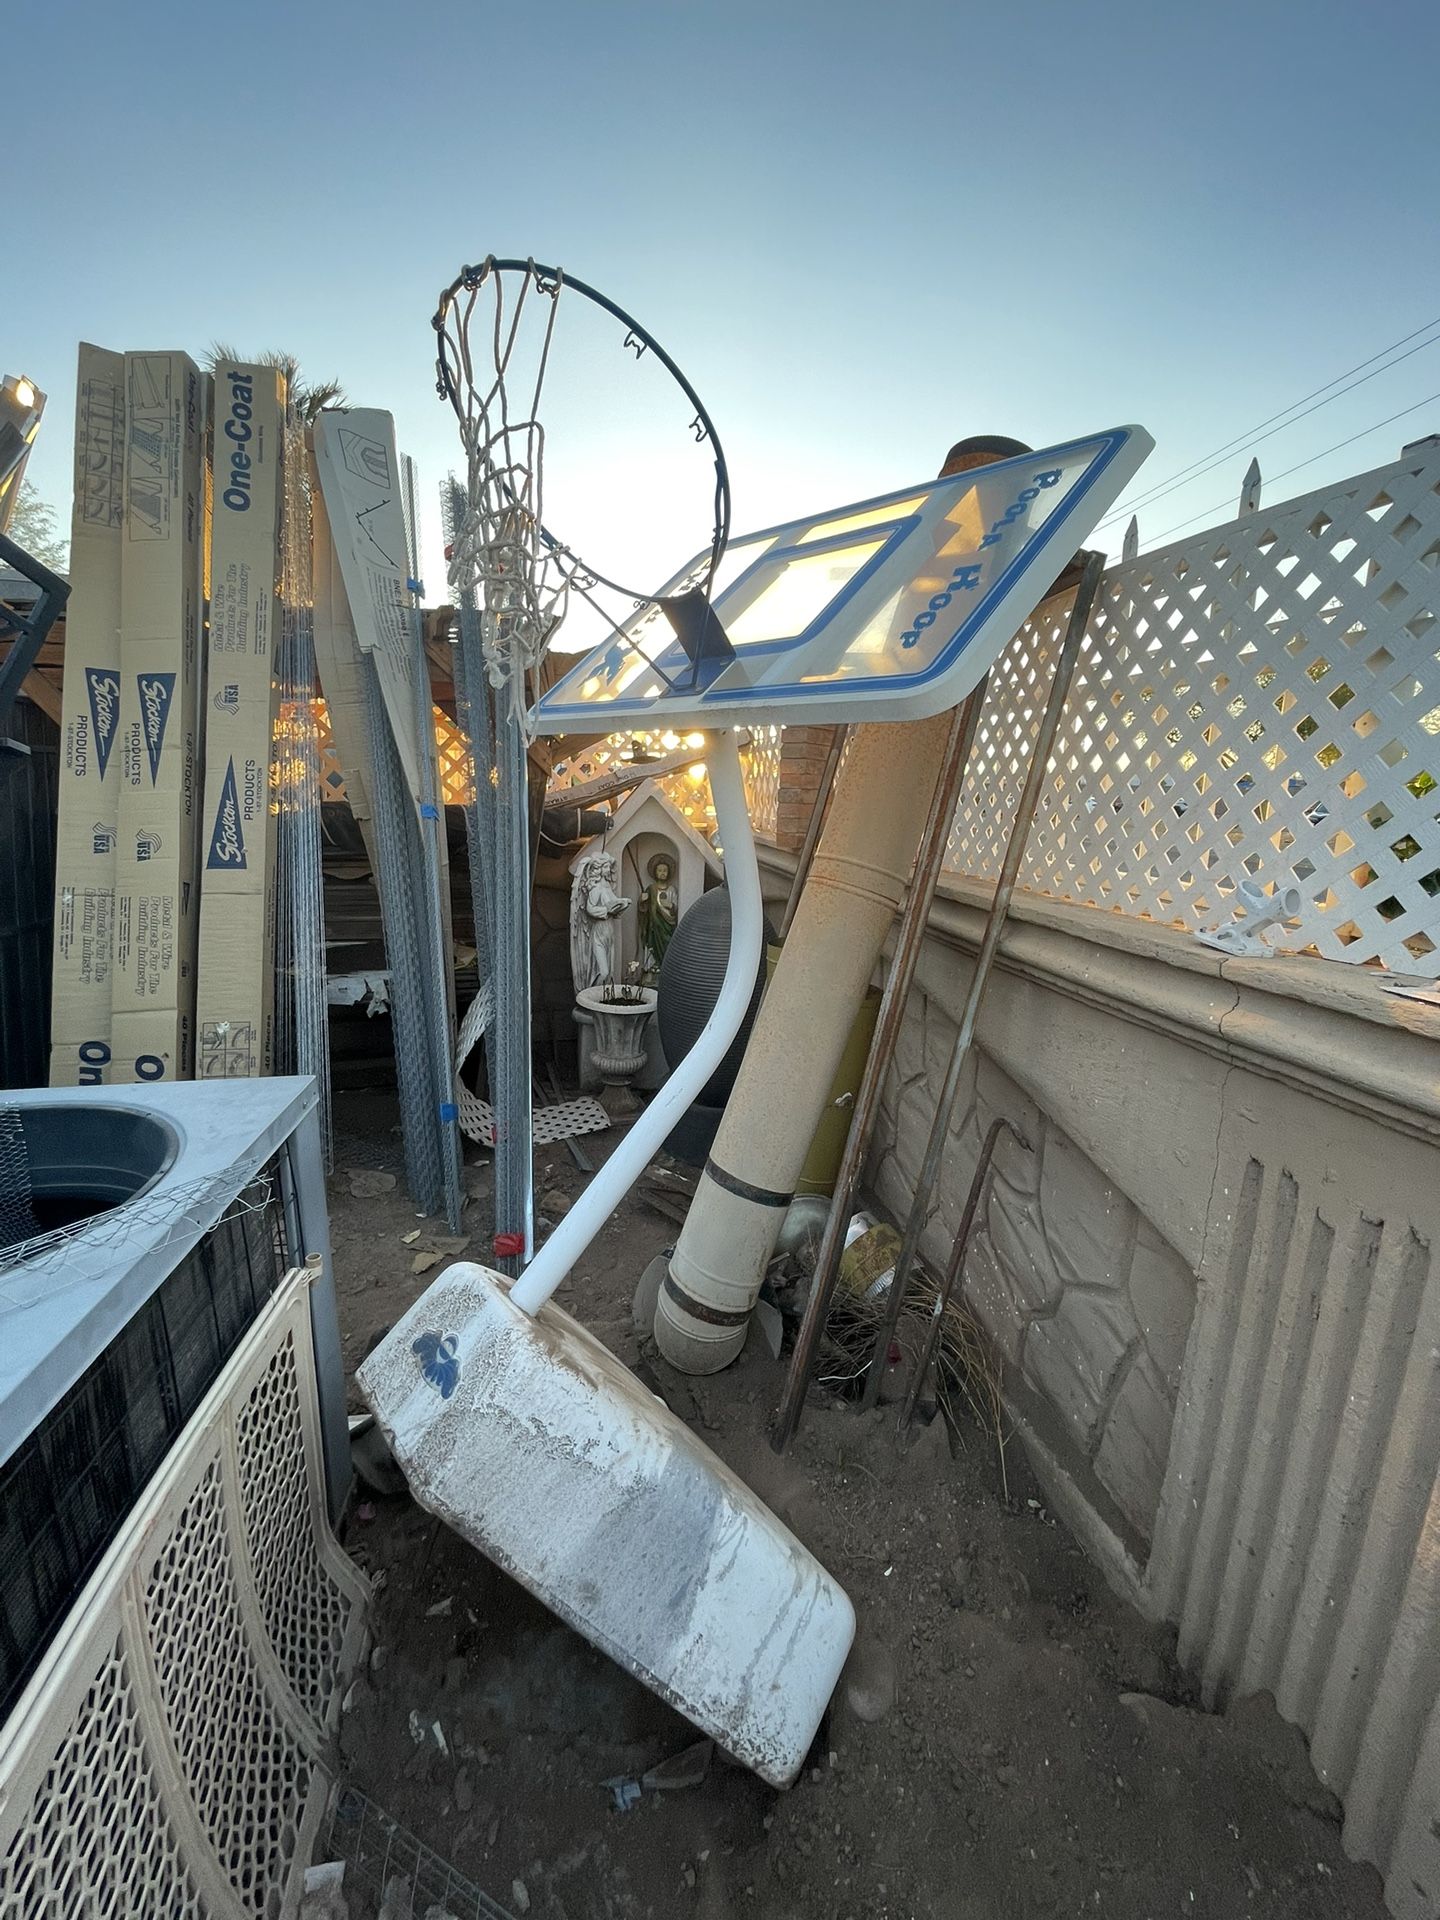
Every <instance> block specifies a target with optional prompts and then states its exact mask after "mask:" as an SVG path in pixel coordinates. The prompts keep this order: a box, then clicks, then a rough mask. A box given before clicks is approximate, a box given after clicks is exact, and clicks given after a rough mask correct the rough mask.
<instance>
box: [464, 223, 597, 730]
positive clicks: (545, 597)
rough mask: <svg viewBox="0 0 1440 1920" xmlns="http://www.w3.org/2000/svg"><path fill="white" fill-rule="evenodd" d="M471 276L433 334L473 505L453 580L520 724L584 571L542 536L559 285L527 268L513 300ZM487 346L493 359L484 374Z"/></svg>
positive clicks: (499, 284) (491, 282)
mask: <svg viewBox="0 0 1440 1920" xmlns="http://www.w3.org/2000/svg"><path fill="white" fill-rule="evenodd" d="M476 272H477V278H476V280H475V282H474V284H469V283H467V284H465V285H464V286H463V287H462V288H461V289H460V290H459V291H458V292H457V293H456V295H455V298H454V299H453V300H452V301H450V302H449V304H448V306H447V307H446V309H445V312H444V320H443V325H442V323H441V322H440V321H438V320H437V323H436V324H437V327H439V328H440V330H441V332H442V334H443V339H442V342H441V348H442V354H443V355H444V357H445V360H446V363H447V365H448V368H449V373H450V378H451V380H452V382H453V383H454V385H455V389H456V391H455V393H454V395H453V396H452V399H453V401H454V404H455V410H456V414H457V417H458V419H459V422H460V438H461V441H462V443H463V445H464V448H465V468H466V493H467V496H468V499H467V502H466V506H465V510H464V512H463V515H457V520H456V524H455V526H454V527H453V528H452V530H451V542H450V565H449V579H450V585H451V587H452V588H453V590H454V592H455V596H456V600H457V603H458V604H462V605H463V604H466V601H465V596H466V595H467V594H473V595H474V596H475V604H476V605H477V606H478V607H479V608H480V610H481V635H482V645H483V647H484V652H485V660H486V664H487V669H488V672H489V676H490V682H491V685H492V686H494V687H496V688H505V687H508V688H509V692H510V700H511V705H512V710H513V711H514V713H515V714H516V715H517V716H523V715H524V713H525V711H526V707H527V701H526V693H525V676H526V673H527V672H529V671H530V670H532V669H534V668H536V667H538V666H539V664H540V661H541V659H542V658H543V657H544V654H545V650H546V648H547V647H548V646H549V645H550V642H551V640H552V638H553V636H554V634H555V632H556V630H557V629H558V627H559V625H560V623H561V621H562V620H563V619H564V618H565V611H566V607H567V605H568V602H569V596H570V587H571V584H572V582H573V581H574V580H575V578H576V572H577V566H576V561H575V558H574V556H573V555H572V554H570V553H569V552H568V551H566V550H565V549H563V548H560V547H557V546H556V545H555V544H554V543H553V542H551V541H549V540H548V539H547V538H546V536H545V533H544V511H543V506H544V502H543V484H544V482H543V469H544V455H545V429H544V427H543V426H542V425H541V423H540V419H539V412H540V392H541V388H542V387H543V386H544V383H545V369H546V364H547V362H548V359H549V355H550V343H551V340H552V338H553V337H554V332H555V316H556V312H557V310H558V308H559V305H560V292H561V287H562V284H563V282H562V277H561V276H560V275H559V274H558V273H557V274H556V275H555V276H554V277H553V278H551V277H550V276H548V275H542V274H541V273H540V272H538V271H537V270H536V268H535V266H534V263H533V261H532V262H531V264H530V268H529V271H528V272H527V273H526V274H525V275H524V276H523V277H522V278H521V279H520V281H519V285H518V290H517V288H516V285H515V277H514V276H513V275H512V276H510V282H511V284H510V288H509V292H508V295H507V289H506V285H505V281H504V278H503V277H502V276H501V275H500V274H499V273H487V272H485V270H484V269H477V270H476ZM532 298H533V299H537V300H541V301H543V302H545V303H546V311H545V313H544V315H543V333H542V339H541V344H540V347H539V352H538V364H537V365H536V367H535V371H534V375H533V381H532V380H531V379H530V378H528V377H527V378H526V380H525V381H524V383H523V391H524V392H525V393H526V398H525V399H524V401H523V404H521V405H519V406H517V407H515V408H513V409H512V401H511V395H510V392H509V388H508V386H507V380H509V379H510V378H512V377H514V376H515V374H516V373H517V372H518V369H513V368H512V362H513V361H514V359H515V356H516V349H517V344H518V343H519V341H520V332H521V321H522V318H524V316H525V309H526V306H527V304H528V303H529V302H530V301H531V299H532ZM528 337H529V336H528V335H527V342H528ZM481 341H484V342H486V343H488V352H486V353H485V354H484V357H483V359H481V360H480V364H479V366H478V370H477V349H478V345H479V342H481ZM526 357H527V358H528V357H529V352H528V345H527V352H526Z"/></svg>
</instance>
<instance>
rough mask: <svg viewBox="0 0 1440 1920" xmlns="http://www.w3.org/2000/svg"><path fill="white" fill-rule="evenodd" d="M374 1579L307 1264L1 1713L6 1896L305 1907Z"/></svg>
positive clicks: (180, 1907) (247, 1912)
mask: <svg viewBox="0 0 1440 1920" xmlns="http://www.w3.org/2000/svg"><path fill="white" fill-rule="evenodd" d="M368 1593H369V1588H368V1584H367V1582H366V1581H365V1579H364V1577H363V1576H362V1575H361V1574H360V1573H359V1571H358V1570H357V1569H356V1568H355V1567H354V1566H353V1565H352V1563H351V1562H350V1561H349V1560H348V1559H347V1557H346V1556H345V1554H344V1553H342V1552H341V1550H340V1548H339V1547H338V1546H337V1545H336V1543H335V1541H334V1538H333V1536H332V1535H331V1533H330V1531H329V1527H328V1524H327V1521H326V1517H325V1494H324V1484H323V1471H322V1466H321V1451H320V1430H319V1413H318V1407H317V1404H316V1396H315V1367H314V1359H313V1354H312V1350H311V1345H310V1316H309V1296H308V1287H307V1284H306V1275H305V1273H304V1272H303V1271H301V1270H297V1271H296V1272H294V1273H292V1274H291V1275H290V1277H289V1278H288V1279H287V1281H286V1282H285V1284H284V1286H283V1287H282V1288H281V1289H280V1291H279V1292H278V1293H277V1294H276V1296H275V1298H274V1299H273V1300H272V1301H271V1302H270V1303H269V1305H268V1306H267V1307H266V1309H265V1311H264V1312H263V1313H262V1314H261V1316H260V1317H259V1319H258V1320H257V1321H256V1323H255V1325H254V1326H253V1327H252V1328H251V1330H250V1332H249V1334H248V1335H247V1337H246V1339H245V1341H244V1343H243V1344H242V1346H241V1347H240V1349H239V1350H238V1352H237V1353H236V1354H235V1355H234V1356H233V1357H232V1359H231V1360H230V1362H229V1364H228V1365H227V1366H226V1367H225V1369H224V1371H223V1372H222V1374H221V1376H220V1378H219V1379H218V1380H217V1382H216V1384H215V1386H214V1387H213V1388H212V1389H211V1391H210V1393H209V1394H208V1395H207V1397H206V1399H205V1401H204V1403H203V1405H202V1406H201V1408H200V1409H199V1411H198V1412H197V1413H196V1415H195V1417H194V1419H193V1420H192V1421H191V1422H190V1424H189V1426H188V1427H187V1428H186V1429H185V1432H184V1433H183V1435H182V1436H181V1438H180V1439H179V1441H178V1442H177V1443H176V1445H175V1448H174V1450H173V1451H172V1453H171V1455H170V1457H169V1458H168V1460H167V1461H166V1463H165V1465H164V1467H163V1468H162V1469H161V1471H160V1473H159V1474H158V1475H157V1476H156V1478H155V1479H154V1481H152V1483H151V1485H150V1486H149V1488H148V1489H147V1490H146V1493H145V1495H144V1496H143V1498H142V1499H141V1500H140V1502H139V1503H138V1504H137V1506H136V1507H135V1509H134V1511H133V1512H132V1513H131V1514H130V1516H129V1518H128V1519H127V1521H126V1523H125V1525H124V1527H123V1528H122V1530H121V1532H120V1534H119V1536H118V1538H117V1539H116V1540H115V1542H114V1543H113V1545H112V1546H111V1548H110V1550H109V1552H108V1553H107V1554H106V1557H105V1559H104V1560H103V1561H102V1563H101V1565H100V1567H99V1568H98V1569H97V1571H96V1573H95V1575H94V1577H93V1578H92V1579H91V1581H90V1583H89V1585H88V1586H87V1587H86V1589H85V1591H84V1593H83V1594H82V1596H81V1597H80V1599H79V1600H78V1601H77V1602H76V1604H75V1607H74V1609H73V1610H72V1612H71V1614H70V1617H69V1619H68V1620H67V1621H66V1623H65V1626H64V1627H63V1628H62V1630H61V1632H60V1634H59V1635H58V1637H57V1639H56V1641H55V1642H54V1644H53V1645H52V1646H51V1648H50V1649H49V1651H48V1653H47V1654H46V1657H45V1660H44V1662H43V1663H42V1665H41V1667H40V1669H39V1670H38V1672H37V1673H36V1674H35V1676H34V1678H33V1679H32V1681H31V1683H30V1685H29V1686H28V1687H27V1689H26V1691H25V1693H24V1695H23V1696H22V1698H21V1700H20V1702H19V1704H18V1705H17V1706H16V1708H15V1711H14V1713H13V1714H12V1715H11V1717H10V1719H9V1721H8V1722H7V1723H6V1725H5V1727H4V1729H3V1731H0V1916H3V1917H4V1920H21V1916H24V1920H61V1916H65V1920H71V1917H72V1916H75V1915H78V1914H85V1915H87V1916H94V1920H112V1917H113V1920H130V1917H131V1916H138V1915H142V1914H144V1915H150V1914H154V1915H159V1914H164V1915H166V1916H167V1920H169V1917H170V1916H183V1917H186V1920H188V1916H191V1915H194V1916H197V1917H203V1920H210V1916H225V1920H238V1917H240V1916H254V1917H255V1920H281V1917H282V1916H286V1915H289V1914H291V1913H293V1912H294V1911H295V1910H296V1908H297V1907H298V1904H299V1889H300V1881H301V1878H302V1875H303V1869H304V1867H305V1865H306V1864H308V1861H309V1857H310V1848H311V1846H312V1844H313V1842H314V1839H315V1837H316V1835H317V1834H318V1832H319V1829H320V1823H321V1821H322V1819H323V1816H324V1812H325V1805H326V1801H327V1798H328V1795H329V1791H330V1786H331V1783H332V1779H333V1772H334V1769H333V1767H332V1765H331V1754H332V1746H333V1733H334V1728H335V1723H336V1720H337V1718H338V1715H339V1711H340V1698H341V1692H342V1690H343V1688H344V1686H345V1684H346V1682H347V1680H348V1678H349V1676H350V1674H351V1673H352V1672H353V1671H354V1670H355V1669H356V1667H357V1666H358V1665H359V1662H360V1658H361V1655H362V1653H363V1651H364V1640H365V1610H366V1601H367V1598H368Z"/></svg>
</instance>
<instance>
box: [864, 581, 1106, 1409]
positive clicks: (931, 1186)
mask: <svg viewBox="0 0 1440 1920" xmlns="http://www.w3.org/2000/svg"><path fill="white" fill-rule="evenodd" d="M1104 570H1105V556H1104V554H1103V553H1087V554H1086V556H1085V566H1084V571H1083V572H1082V573H1081V575H1080V584H1079V586H1078V587H1076V589H1075V600H1074V604H1073V605H1072V607H1071V609H1070V623H1069V625H1068V626H1067V627H1066V629H1065V639H1064V642H1063V644H1062V645H1061V648H1060V657H1059V659H1058V660H1057V661H1056V662H1055V673H1054V677H1053V679H1052V680H1051V682H1050V694H1049V698H1048V699H1047V700H1046V703H1045V711H1044V713H1043V714H1042V715H1041V718H1040V728H1039V731H1038V733H1037V734H1036V736H1035V747H1034V751H1033V752H1032V754H1031V757H1030V768H1029V771H1028V773H1027V774H1026V776H1025V787H1024V790H1023V792H1022V793H1021V795H1020V804H1019V806H1018V807H1017V808H1016V810H1015V819H1014V821H1013V823H1012V824H1011V828H1010V838H1009V842H1008V843H1007V845H1006V848H1005V858H1004V861H1003V862H1002V863H1001V867H1000V878H999V879H998V880H997V881H996V883H995V897H994V899H993V900H992V901H991V903H990V912H989V915H988V917H987V919H986V922H985V933H984V937H983V938H982V940H981V942H980V951H979V953H978V954H976V956H975V971H974V973H973V974H971V976H970V989H969V991H968V993H967V994H966V995H965V1006H964V1009H963V1010H962V1012H961V1015H960V1026H959V1031H958V1032H957V1033H956V1035H955V1045H954V1046H953V1048H952V1049H951V1052H950V1064H949V1066H948V1067H947V1068H946V1070H945V1083H944V1085H943V1086H942V1087H941V1089H940V1093H939V1096H938V1098H937V1099H936V1102H935V1117H934V1119H933V1120H932V1122H931V1125H930V1137H929V1139H928V1140H927V1141H926V1143H925V1157H924V1159H923V1160H922V1161H921V1163H920V1172H919V1175H918V1177H917V1179H916V1182H915V1194H914V1198H913V1199H912V1201H911V1203H910V1213H909V1216H908V1217H907V1219H906V1222H905V1232H904V1236H903V1238H902V1239H901V1242H900V1253H899V1256H898V1258H897V1259H896V1262H895V1277H894V1279H893V1280H892V1281H891V1282H890V1296H889V1299H888V1300H887V1301H886V1312H885V1318H884V1319H883V1320H882V1321H881V1323H880V1327H879V1331H878V1332H877V1333H876V1336H875V1346H874V1350H873V1352H872V1353H871V1356H870V1365H869V1368H868V1370H867V1372H866V1376H865V1391H864V1394H863V1395H862V1397H861V1401H860V1405H861V1409H862V1411H864V1410H866V1409H868V1408H870V1407H873V1406H874V1404H875V1399H876V1396H877V1394H878V1393H879V1391H880V1380H881V1376H882V1375H883V1374H884V1371H885V1356H886V1355H887V1354H888V1353H889V1351H890V1342H891V1340H892V1338H893V1337H894V1333H895V1328H896V1326H897V1325H898V1323H899V1320H900V1312H901V1309H902V1307H903V1306H904V1304H905V1295H906V1292H907V1290H908V1288H909V1284H910V1274H911V1270H912V1269H913V1267H914V1265H915V1256H916V1253H917V1251H918V1249H919V1246H920V1236H921V1234H922V1233H923V1232H924V1231H925V1225H926V1222H927V1221H928V1220H929V1218H930V1205H931V1202H932V1200H933V1199H934V1195H935V1186H936V1182H937V1181H938V1180H939V1178H940V1161H941V1158H942V1156H943V1155H944V1152H945V1140H946V1136H947V1134H948V1133H949V1131H950V1116H951V1114H952V1113H953V1112H954V1110H955V1096H956V1095H957V1093H958V1092H959V1091H960V1076H961V1074H962V1072H963V1071H964V1068H965V1062H966V1061H967V1059H968V1058H969V1057H970V1048H971V1044H972V1042H973V1041H974V1038H975V1022H976V1018H977V1016H978V1015H979V1012H980V1003H981V1000H982V999H983V998H984V995H985V988H986V985H987V984H988V982H989V979H990V972H991V969H992V967H993V966H994V964H995V955H996V953H997V952H998V950H999V947H1000V936H1001V934H1002V933H1003V932H1004V931H1005V921H1006V918H1007V917H1008V915H1009V912H1010V897H1011V895H1012V894H1013V893H1014V891H1015V877H1016V875H1017V874H1018V873H1019V871H1020V861H1021V859H1022V857H1023V855H1024V852H1025V845H1026V842H1027V841H1028V840H1029V838H1030V823H1031V821H1032V820H1033V818H1034V816H1035V808H1036V806H1037V805H1038V804H1039V800H1040V789H1041V788H1042V787H1043V786H1044V784H1045V780H1046V777H1047V775H1048V774H1049V771H1050V754H1051V751H1052V749H1053V748H1054V745H1055V735H1056V733H1057V732H1058V731H1059V728H1060V716H1061V714H1062V713H1063V712H1064V709H1065V701H1066V697H1067V696H1068V694H1069V692H1070V682H1071V680H1072V679H1073V678H1074V674H1075V668H1076V666H1077V665H1078V664H1079V660H1080V649H1081V647H1082V645H1083V644H1084V640H1085V631H1086V628H1087V627H1088V626H1089V624H1090V612H1091V609H1092V608H1093V606H1094V604H1095V594H1096V591H1097V589H1098V588H1099V585H1100V576H1101V574H1102V573H1103V572H1104Z"/></svg>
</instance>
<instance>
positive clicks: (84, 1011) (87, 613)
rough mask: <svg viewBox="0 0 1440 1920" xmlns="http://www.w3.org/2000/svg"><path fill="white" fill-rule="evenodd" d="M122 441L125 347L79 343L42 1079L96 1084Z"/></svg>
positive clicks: (113, 734)
mask: <svg viewBox="0 0 1440 1920" xmlns="http://www.w3.org/2000/svg"><path fill="white" fill-rule="evenodd" d="M124 451H125V367H124V361H123V358H122V356H121V355H120V354H118V353H107V352H106V351H105V349H104V348H103V347H92V346H89V345H88V344H82V346H81V348H80V371H79V380H78V383H77V391H76V408H75V507H74V514H73V517H72V520H71V524H70V600H69V604H68V607H67V609H66V621H65V679H64V687H63V690H62V694H61V706H62V711H61V719H60V735H61V740H60V747H61V751H60V790H59V811H58V820H57V831H56V846H57V851H56V860H55V959H54V966H53V971H52V974H51V1009H52V1017H51V1052H50V1083H51V1085H52V1086H57V1087H67V1086H83V1085H86V1084H87V1083H88V1084H99V1082H101V1081H102V1080H103V1079H105V1078H106V1077H108V1076H107V1072H106V1070H107V1068H108V1066H109V1064H110V996H111V968H112V959H113V950H114V909H115V831H116V820H117V807H118V795H119V789H120V760H121V756H120V754H119V752H118V750H117V748H118V742H119V738H120V704H121V703H120V555H121V545H122V530H123V525H124V501H123V486H122V476H123V471H124Z"/></svg>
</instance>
